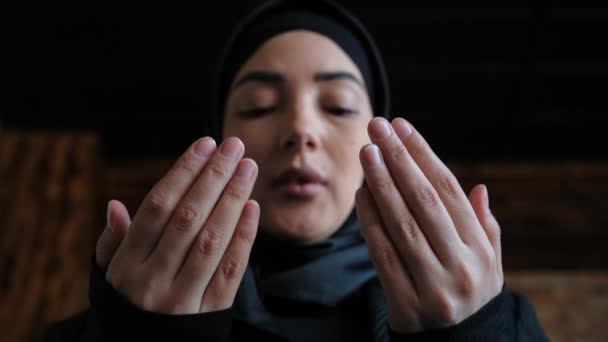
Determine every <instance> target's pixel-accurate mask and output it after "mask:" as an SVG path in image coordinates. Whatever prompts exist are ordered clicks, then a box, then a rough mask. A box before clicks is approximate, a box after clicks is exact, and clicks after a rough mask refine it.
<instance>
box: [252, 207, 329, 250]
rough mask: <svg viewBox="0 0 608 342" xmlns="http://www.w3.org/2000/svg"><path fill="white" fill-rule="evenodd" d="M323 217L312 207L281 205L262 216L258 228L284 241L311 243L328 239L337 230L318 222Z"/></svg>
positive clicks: (326, 223) (321, 221)
mask: <svg viewBox="0 0 608 342" xmlns="http://www.w3.org/2000/svg"><path fill="white" fill-rule="evenodd" d="M323 211H325V210H323ZM262 212H264V210H262ZM329 212H331V211H329ZM323 216H324V215H323V214H321V212H320V211H319V210H318V209H317V210H314V208H312V207H309V208H302V207H301V206H298V207H294V206H286V205H282V206H280V207H274V208H271V209H270V210H268V211H266V212H265V213H264V214H262V217H261V218H260V226H261V227H263V228H261V229H263V230H264V232H266V233H268V234H272V235H274V236H277V237H280V238H282V239H285V240H291V241H299V242H305V243H312V242H317V241H321V240H324V239H326V238H328V237H329V236H331V235H332V234H333V233H334V232H335V231H336V230H338V228H339V227H333V225H332V224H331V223H330V222H323V221H325V220H320V218H323Z"/></svg>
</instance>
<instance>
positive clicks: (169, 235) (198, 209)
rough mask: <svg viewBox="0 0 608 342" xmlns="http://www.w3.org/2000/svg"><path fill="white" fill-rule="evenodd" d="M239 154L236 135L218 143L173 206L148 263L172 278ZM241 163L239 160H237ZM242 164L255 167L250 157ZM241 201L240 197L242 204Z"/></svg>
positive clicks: (205, 220)
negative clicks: (216, 151)
mask: <svg viewBox="0 0 608 342" xmlns="http://www.w3.org/2000/svg"><path fill="white" fill-rule="evenodd" d="M243 153H244V146H243V143H242V142H241V141H240V140H239V139H238V138H228V139H226V140H225V141H224V142H223V143H222V145H221V146H220V148H219V153H216V154H214V155H213V157H211V159H210V160H209V162H208V163H207V164H206V165H205V167H204V168H203V170H202V171H201V173H200V176H199V177H198V178H197V179H196V181H195V182H194V184H192V186H191V188H190V189H189V190H188V192H187V193H186V195H184V197H183V198H182V199H181V201H180V202H179V204H178V205H177V207H176V209H175V211H174V213H173V215H172V216H171V219H170V220H169V223H168V224H167V228H166V229H165V230H164V232H163V233H162V236H161V238H160V240H159V242H158V246H157V248H156V249H155V250H154V252H152V254H151V255H150V258H149V259H148V260H149V261H150V262H151V264H152V265H160V266H161V267H164V268H166V269H167V270H168V271H169V270H170V272H171V277H172V279H173V277H175V275H176V274H177V272H178V271H179V269H180V267H181V265H182V264H183V263H184V258H185V257H186V255H187V254H188V251H189V250H190V246H191V245H192V242H193V241H194V240H195V238H196V236H197V234H198V233H199V231H200V229H201V227H202V226H203V225H204V224H205V222H207V220H208V218H209V216H210V215H211V212H212V211H213V208H214V206H215V205H216V203H217V202H218V200H219V198H220V196H221V195H222V191H224V188H225V187H226V184H228V182H229V181H230V179H231V178H232V176H233V174H234V170H235V169H236V168H237V164H238V163H239V161H240V159H241V157H242V156H243ZM241 163H243V162H242V161H241ZM243 166H247V167H249V168H250V169H252V168H255V167H256V166H255V163H254V162H253V161H251V160H250V162H249V163H245V164H244V165H243ZM238 179H239V180H241V179H242V178H238ZM248 181H249V180H248V179H247V180H245V181H241V182H237V183H238V185H239V186H241V187H247V186H249V184H246V183H248ZM232 186H233V188H232V191H236V190H234V186H235V185H234V184H233V185H232ZM239 190H240V189H239ZM244 202H245V201H244V200H243V204H244ZM239 210H240V208H239ZM233 227H234V226H233ZM222 228H223V227H222ZM221 235H224V233H223V232H219V231H218V232H217V235H215V236H214V237H220V236H221ZM212 247H214V246H212Z"/></svg>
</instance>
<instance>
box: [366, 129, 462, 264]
mask: <svg viewBox="0 0 608 342" xmlns="http://www.w3.org/2000/svg"><path fill="white" fill-rule="evenodd" d="M369 131H370V132H369V133H370V137H371V138H372V141H373V142H374V143H376V144H378V147H380V150H381V151H382V157H383V158H384V160H385V161H386V165H387V167H388V170H389V172H390V175H391V177H392V179H393V181H394V182H395V185H396V187H397V189H398V192H399V193H400V196H402V197H403V198H404V199H405V203H406V205H407V207H408V208H410V209H411V211H412V214H413V217H414V218H415V220H416V222H418V224H419V225H420V227H421V229H422V232H423V233H424V235H425V236H426V238H427V239H428V242H429V244H430V246H431V247H432V249H433V251H434V252H435V254H436V255H437V258H439V260H440V261H441V263H442V264H444V265H446V264H449V263H450V262H452V261H454V260H458V256H459V254H461V250H462V249H463V247H464V246H463V245H462V241H461V240H460V238H459V237H458V233H457V232H456V227H454V223H453V222H452V219H451V218H450V215H449V213H448V211H447V209H446V208H445V206H444V205H443V203H442V201H441V198H440V197H439V195H438V194H437V192H436V191H435V188H434V187H433V185H432V184H431V183H430V182H429V180H428V179H427V178H426V176H425V175H424V173H422V171H421V170H420V168H419V167H418V165H416V162H415V161H414V160H413V159H412V157H411V155H410V154H409V152H408V150H407V149H406V148H405V146H404V145H403V143H402V142H401V140H400V139H399V137H398V136H397V135H396V134H395V132H394V130H393V128H392V127H391V125H390V124H389V123H388V122H387V121H386V120H385V119H383V118H376V119H373V120H372V121H371V122H370V125H369ZM382 132H384V134H382Z"/></svg>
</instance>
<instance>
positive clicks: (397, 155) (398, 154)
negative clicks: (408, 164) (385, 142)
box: [389, 143, 407, 160]
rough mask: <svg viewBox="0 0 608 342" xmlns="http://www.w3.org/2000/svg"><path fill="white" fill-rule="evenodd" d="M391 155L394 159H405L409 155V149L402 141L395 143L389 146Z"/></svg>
mask: <svg viewBox="0 0 608 342" xmlns="http://www.w3.org/2000/svg"><path fill="white" fill-rule="evenodd" d="M389 155H390V156H391V158H392V159H393V160H403V159H405V158H406V157H407V150H406V149H405V147H404V146H403V144H401V143H395V144H393V145H391V146H390V147H389Z"/></svg>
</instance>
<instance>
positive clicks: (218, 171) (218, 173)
mask: <svg viewBox="0 0 608 342" xmlns="http://www.w3.org/2000/svg"><path fill="white" fill-rule="evenodd" d="M207 171H208V172H209V173H210V174H211V176H213V177H214V178H223V177H225V176H226V175H227V174H228V170H227V168H226V166H224V165H222V164H221V163H219V162H218V161H215V162H213V163H211V164H209V167H208V169H207Z"/></svg>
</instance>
